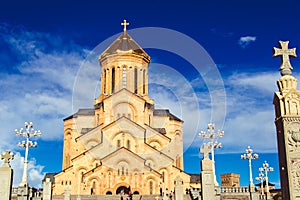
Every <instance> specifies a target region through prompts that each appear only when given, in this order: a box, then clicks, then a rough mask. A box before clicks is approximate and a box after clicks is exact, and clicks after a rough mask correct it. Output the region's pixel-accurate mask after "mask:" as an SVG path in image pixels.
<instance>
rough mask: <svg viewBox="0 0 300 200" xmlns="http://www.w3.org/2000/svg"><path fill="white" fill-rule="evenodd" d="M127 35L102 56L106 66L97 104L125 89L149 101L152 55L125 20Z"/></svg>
mask: <svg viewBox="0 0 300 200" xmlns="http://www.w3.org/2000/svg"><path fill="white" fill-rule="evenodd" d="M121 25H123V26H124V30H123V33H122V34H121V35H120V36H119V37H118V38H117V39H116V40H115V41H114V42H113V43H112V44H111V45H110V46H109V47H108V48H107V49H106V50H105V51H104V52H103V53H102V54H101V55H100V56H99V62H100V65H101V66H102V72H101V74H102V75H101V94H100V96H99V98H98V99H97V100H96V102H95V104H97V103H99V102H101V101H102V100H103V98H105V97H108V96H110V95H112V94H114V93H116V92H118V91H120V90H122V89H127V90H128V91H130V92H132V93H135V94H137V95H139V96H141V97H143V98H145V99H147V100H149V97H148V67H149V63H150V56H149V55H148V54H147V53H146V52H145V51H144V50H143V49H142V48H141V47H140V46H139V45H138V44H137V43H136V42H135V41H134V40H133V39H132V37H131V36H130V35H129V34H128V33H127V30H126V27H127V26H128V25H129V23H128V22H126V20H124V22H123V23H121Z"/></svg>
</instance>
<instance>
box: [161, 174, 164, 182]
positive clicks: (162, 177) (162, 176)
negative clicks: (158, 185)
mask: <svg viewBox="0 0 300 200" xmlns="http://www.w3.org/2000/svg"><path fill="white" fill-rule="evenodd" d="M161 179H162V182H163V183H164V182H165V172H162V173H161Z"/></svg>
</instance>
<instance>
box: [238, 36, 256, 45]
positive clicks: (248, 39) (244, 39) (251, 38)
mask: <svg viewBox="0 0 300 200" xmlns="http://www.w3.org/2000/svg"><path fill="white" fill-rule="evenodd" d="M255 40H256V37H255V36H244V37H240V39H239V45H240V46H241V47H243V48H245V47H247V46H248V45H249V44H250V43H252V42H255Z"/></svg>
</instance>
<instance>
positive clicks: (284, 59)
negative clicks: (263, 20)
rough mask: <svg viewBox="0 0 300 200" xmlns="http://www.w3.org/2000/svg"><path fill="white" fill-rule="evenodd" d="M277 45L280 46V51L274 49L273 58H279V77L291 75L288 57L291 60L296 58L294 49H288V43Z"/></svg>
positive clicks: (282, 42) (281, 42) (280, 42)
mask: <svg viewBox="0 0 300 200" xmlns="http://www.w3.org/2000/svg"><path fill="white" fill-rule="evenodd" d="M279 45H280V46H281V49H279V48H276V47H274V48H273V51H274V54H273V57H277V56H281V66H280V71H281V75H282V76H284V75H291V74H292V69H293V67H292V65H291V63H290V56H291V57H292V58H295V57H297V55H296V48H292V49H289V48H288V45H289V41H285V42H284V41H279Z"/></svg>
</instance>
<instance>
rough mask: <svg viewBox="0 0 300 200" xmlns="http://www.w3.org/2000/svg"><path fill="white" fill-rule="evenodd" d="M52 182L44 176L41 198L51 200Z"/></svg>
mask: <svg viewBox="0 0 300 200" xmlns="http://www.w3.org/2000/svg"><path fill="white" fill-rule="evenodd" d="M51 193H52V183H51V182H50V178H46V181H45V182H44V183H43V200H52V194H51Z"/></svg>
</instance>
